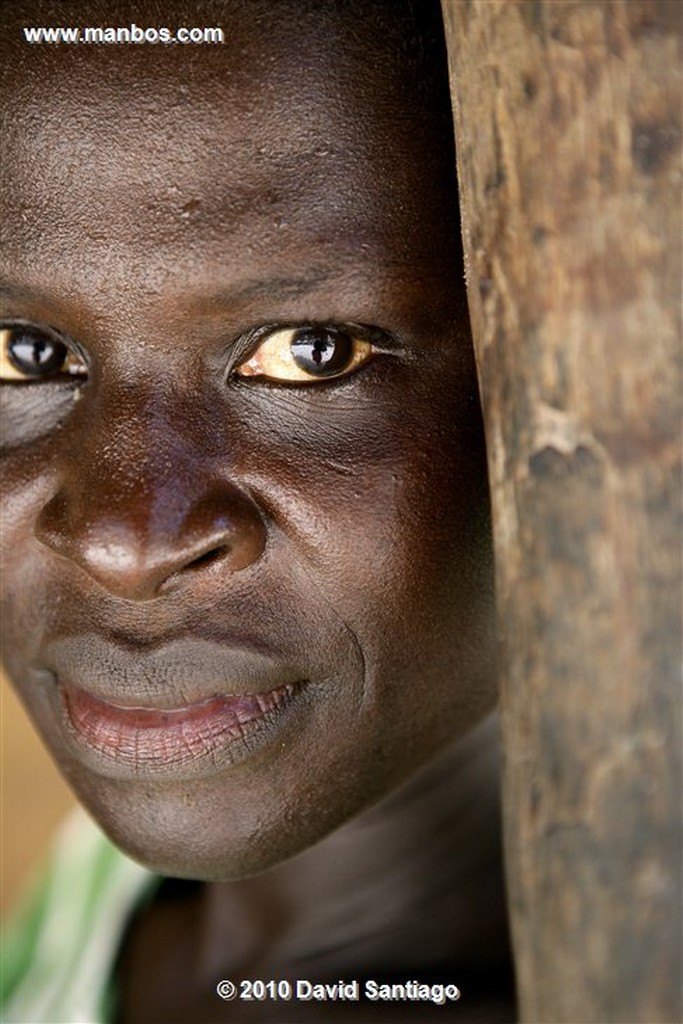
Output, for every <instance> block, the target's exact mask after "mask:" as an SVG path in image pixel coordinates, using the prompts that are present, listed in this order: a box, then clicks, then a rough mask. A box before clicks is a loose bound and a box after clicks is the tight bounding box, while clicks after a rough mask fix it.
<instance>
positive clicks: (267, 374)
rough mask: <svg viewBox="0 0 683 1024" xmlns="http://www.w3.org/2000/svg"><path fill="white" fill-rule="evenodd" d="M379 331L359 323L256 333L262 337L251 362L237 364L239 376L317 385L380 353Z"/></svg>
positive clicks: (235, 372) (250, 357)
mask: <svg viewBox="0 0 683 1024" xmlns="http://www.w3.org/2000/svg"><path fill="white" fill-rule="evenodd" d="M376 333H377V332H376V331H373V329H371V328H368V327H363V326H361V325H359V324H346V325H344V326H336V325H331V324H324V325H319V324H306V325H298V326H293V327H274V328H270V329H266V330H265V331H264V332H257V336H258V337H259V338H260V340H259V342H258V345H257V347H256V348H253V347H252V348H251V355H250V356H249V358H248V359H245V360H243V361H242V362H239V363H237V364H236V365H235V366H234V367H233V369H232V374H233V375H234V376H236V377H257V378H262V379H264V380H268V381H275V382H282V383H293V384H316V383H318V382H322V381H326V380H330V379H332V378H335V377H345V376H348V375H349V374H351V373H354V372H355V371H356V370H358V369H359V368H360V367H361V366H363V365H364V364H365V363H367V362H368V360H369V359H371V358H372V356H373V355H375V353H376V352H377V351H379V350H380V348H378V346H377V345H376V344H375V335H376Z"/></svg>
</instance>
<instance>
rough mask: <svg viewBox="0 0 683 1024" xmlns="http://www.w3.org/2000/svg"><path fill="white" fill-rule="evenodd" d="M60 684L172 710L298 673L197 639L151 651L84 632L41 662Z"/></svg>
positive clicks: (274, 684)
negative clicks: (123, 644)
mask: <svg viewBox="0 0 683 1024" xmlns="http://www.w3.org/2000/svg"><path fill="white" fill-rule="evenodd" d="M40 667H41V668H44V669H48V670H49V671H50V672H51V673H52V674H53V675H55V676H56V677H57V679H58V680H59V682H60V683H62V684H67V685H71V686H75V687H78V688H79V689H81V690H85V691H86V692H87V693H90V694H92V695H93V696H94V697H97V698H99V699H100V700H102V701H106V702H108V703H110V704H114V705H116V706H118V707H137V708H155V709H159V710H172V709H176V708H182V707H187V706H188V705H191V704H196V703H199V702H201V701H203V700H207V699H208V698H210V697H214V696H217V695H219V694H220V695H228V696H240V695H243V694H256V693H268V692H270V691H271V690H276V689H278V688H279V687H281V686H285V685H286V684H287V683H293V682H298V681H300V680H301V679H302V678H303V675H304V674H303V673H302V672H301V671H297V670H296V669H295V668H294V666H293V665H291V664H283V662H282V661H281V659H276V658H274V657H272V656H271V655H267V654H263V653H261V652H259V651H255V650H250V649H245V648H243V647H232V646H228V645H223V644H220V643H216V642H213V641H207V640H203V639H201V640H199V639H178V640H173V641H171V642H169V643H167V644H164V645H163V646H161V647H158V648H154V649H152V650H149V649H143V650H140V648H139V647H138V648H131V647H123V646H121V645H120V644H118V643H115V642H113V641H111V640H109V639H107V638H105V637H101V636H97V635H93V634H86V635H81V636H77V637H74V636H70V637H65V638H61V639H59V640H55V641H53V642H51V643H50V644H49V645H48V646H47V648H46V650H45V652H44V657H43V658H41V665H40Z"/></svg>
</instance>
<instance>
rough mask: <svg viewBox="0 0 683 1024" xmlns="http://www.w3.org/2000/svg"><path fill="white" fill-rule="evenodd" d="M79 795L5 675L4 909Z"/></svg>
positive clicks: (0, 812) (0, 789)
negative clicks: (54, 762) (50, 754)
mask: <svg viewBox="0 0 683 1024" xmlns="http://www.w3.org/2000/svg"><path fill="white" fill-rule="evenodd" d="M73 805H74V798H73V797H72V795H71V792H70V790H68V789H67V787H66V785H65V784H64V783H63V782H62V780H61V779H60V777H59V775H58V774H57V770H56V768H54V767H53V765H52V762H51V760H50V758H49V757H48V755H47V753H46V752H45V750H44V748H43V746H42V744H41V742H40V740H39V739H38V737H37V736H36V734H35V732H34V730H33V727H32V726H31V724H30V722H29V720H28V718H27V717H26V713H25V712H24V710H23V708H22V707H21V705H20V704H19V702H18V701H17V699H16V697H15V696H14V693H13V691H12V690H11V689H10V686H9V684H8V683H7V681H6V680H5V679H4V678H2V677H0V913H1V914H2V916H3V917H4V916H5V915H6V913H7V910H8V908H10V907H11V905H12V903H13V901H14V900H15V899H16V897H17V894H18V893H20V892H21V889H22V886H23V885H25V884H26V883H28V882H29V880H30V877H31V875H32V874H33V873H34V872H35V871H36V870H37V868H38V866H39V865H40V862H41V861H42V860H43V859H44V858H45V856H46V854H47V851H48V848H49V843H50V837H51V835H52V833H53V832H54V830H55V827H56V825H57V824H58V822H59V821H60V820H61V819H62V818H63V817H64V815H65V814H66V812H67V811H68V810H69V808H70V807H72V806H73Z"/></svg>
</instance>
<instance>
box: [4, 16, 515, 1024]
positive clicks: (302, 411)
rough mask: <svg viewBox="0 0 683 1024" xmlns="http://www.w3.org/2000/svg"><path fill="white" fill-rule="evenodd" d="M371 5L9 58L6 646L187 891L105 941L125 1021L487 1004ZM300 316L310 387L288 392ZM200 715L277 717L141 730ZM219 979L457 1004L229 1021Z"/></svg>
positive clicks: (448, 633) (463, 556)
mask: <svg viewBox="0 0 683 1024" xmlns="http://www.w3.org/2000/svg"><path fill="white" fill-rule="evenodd" d="M295 9H296V13H297V17H296V18H294V17H293V12H294V11H295ZM64 10H65V9H64ZM395 10H396V9H395V8H394V16H393V17H392V16H391V15H390V16H385V15H383V14H382V11H381V5H378V6H377V9H375V6H374V5H373V4H368V5H366V8H365V11H366V14H365V15H364V17H363V18H360V19H359V17H358V14H357V13H356V15H355V16H351V15H349V14H348V13H347V12H345V9H344V5H341V6H340V7H338V8H337V9H336V10H332V8H331V7H329V8H326V9H325V10H316V9H315V6H314V5H313V6H312V9H311V10H309V9H308V5H306V4H302V3H298V4H290V3H288V2H287V3H282V4H277V5H274V4H269V5H258V4H257V5H254V4H253V3H252V4H246V3H234V4H231V5H229V6H228V7H227V8H225V6H224V5H221V6H220V7H219V8H218V9H217V10H214V11H213V12H212V11H211V10H210V9H207V10H206V11H204V10H202V17H201V19H200V20H201V22H202V23H203V24H206V25H213V24H216V25H221V26H222V27H223V28H224V30H225V32H226V45H224V46H222V47H201V48H197V49H194V48H187V49H184V48H176V49H173V50H172V51H171V50H169V49H164V50H163V51H162V50H161V49H159V48H154V47H142V48H138V49H136V48H135V47H117V48H115V51H114V50H113V49H104V48H95V47H92V48H90V47H82V48H79V49H78V52H77V53H76V51H75V50H69V49H68V48H67V47H55V48H51V47H42V48H38V47H34V48H32V49H31V50H30V51H29V52H26V51H22V54H21V56H20V58H17V55H16V51H15V50H13V51H12V53H13V59H12V60H11V61H8V60H6V61H5V62H4V65H3V67H4V73H3V78H4V81H3V99H2V102H3V104H4V105H5V108H7V107H9V108H11V110H12V119H11V123H10V126H9V131H8V133H7V137H6V139H5V143H4V159H5V163H6V168H7V171H8V173H7V175H6V178H7V182H6V186H5V187H4V189H3V196H2V199H3V205H4V208H3V211H2V223H3V226H4V231H5V233H6V240H3V245H2V282H3V291H2V296H3V298H2V302H3V308H2V310H1V313H0V315H1V318H2V325H3V326H4V328H5V334H4V339H5V346H6V350H7V358H8V359H9V364H8V365H9V370H8V371H7V374H6V377H7V379H6V382H5V383H4V384H3V385H2V399H3V405H2V423H1V427H2V439H3V453H2V455H3V495H2V502H3V507H2V515H3V523H4V524H5V525H4V530H3V535H2V545H3V546H2V580H3V587H4V594H3V606H2V622H3V636H2V642H3V652H4V656H5V660H6V665H7V669H8V673H9V675H10V677H11V679H12V681H13V683H14V685H15V686H16V687H17V689H18V692H19V694H20V696H21V698H22V700H23V701H24V703H25V705H26V707H27V708H28V711H29V713H30V714H31V716H32V718H33V719H34V721H35V723H36V726H37V728H38V729H39V731H40V733H41V735H42V736H43V738H44V740H45V742H46V744H47V746H48V748H49V749H50V750H51V752H52V754H53V756H54V758H55V760H56V762H57V763H58V765H59V767H60V769H61V771H62V772H63V773H64V775H65V776H66V778H67V779H68V780H69V782H70V783H71V785H72V786H73V788H74V790H75V791H76V793H77V795H78V796H79V798H80V799H81V800H82V801H83V803H84V804H85V805H86V807H88V809H89V810H90V811H91V813H92V814H93V815H94V816H95V817H96V818H97V820H98V821H99V822H100V823H101V825H102V827H103V828H104V829H105V831H107V833H108V834H109V835H110V836H111V837H112V838H113V839H114V841H115V842H116V843H117V844H118V845H120V846H121V847H122V848H123V849H124V850H125V851H126V852H128V853H129V854H130V855H132V856H133V857H135V858H137V859H138V860H140V861H141V862H142V863H144V864H146V865H147V866H149V867H151V868H152V869H154V870H156V871H158V872H160V873H162V874H165V875H168V876H171V877H173V878H176V879H187V880H188V881H187V882H177V883H175V885H172V884H168V885H166V886H164V887H162V889H161V890H160V891H159V894H158V897H157V898H156V900H155V901H154V902H153V903H152V904H151V906H149V907H148V908H146V910H145V911H144V912H143V913H141V914H140V915H139V916H138V918H137V919H136V920H135V922H133V924H132V926H131V929H130V931H129V934H128V937H127V941H126V944H125V950H124V953H123V955H122V960H121V965H120V979H121V993H122V996H121V1009H120V1019H121V1020H122V1021H146V1022H149V1021H155V1020H163V1021H165V1022H169V1024H171V1022H174V1021H183V1022H189V1021H199V1020H201V1021H206V1022H207V1024H209V1022H211V1021H214V1020H216V1021H228V1020H244V1021H247V1020H255V1021H256V1020H264V1021H268V1020H270V1021H275V1022H280V1021H282V1022H285V1021H288V1020H292V1021H303V1020H316V1019H318V1018H320V1019H323V1020H326V1019H328V1018H330V1017H333V1016H334V1015H335V1014H336V1019H339V1020H346V1019H349V1020H351V1019H353V1020H359V1021H360V1020H372V1021H375V1020H392V1021H398V1020H403V1019H406V1020H428V1019H431V1016H435V1018H436V1015H437V1014H438V1017H439V1019H440V1020H447V1019H451V1018H452V1019H458V1020H460V1021H469V1020H472V1021H476V1020H511V1019H512V1018H513V1012H514V1011H513V1009H512V1001H511V985H510V979H509V952H508V940H507V930H506V923H505V911H504V896H503V891H502V880H501V879H502V872H501V860H500V835H499V822H498V818H499V812H498V781H497V780H498V772H499V767H498V762H497V749H496V748H497V741H496V729H495V723H494V722H493V720H492V719H491V718H490V714H491V711H492V708H493V707H494V704H495V698H496V693H495V666H494V653H493V652H494V647H495V644H494V618H493V599H492V593H493V584H492V557H491V545H490V533H489V514H488V501H487V482H486V469H485V451H484V443H483V435H482V428H481V419H480V411H479V406H478V402H477V398H476V374H475V367H474V361H473V355H472V349H471V343H470V339H469V335H468V323H467V311H466V300H465V292H464V285H463V283H462V280H461V272H459V271H458V266H459V265H460V264H461V260H462V257H461V253H460V249H459V228H458V224H457V221H456V220H455V215H454V205H455V204H454V202H453V196H454V188H455V184H454V180H453V157H452V152H451V150H450V147H449V146H448V145H447V144H445V141H444V140H445V138H446V136H445V131H446V128H445V126H446V125H447V124H448V121H447V118H448V110H447V100H446V93H445V91H444V89H443V86H442V87H441V91H439V89H438V88H437V86H436V85H435V86H434V88H433V89H432V88H429V89H426V88H421V87H420V85H419V82H420V80H421V78H424V73H425V69H424V68H420V67H419V66H417V67H413V65H412V63H411V62H410V61H406V60H396V57H395V55H396V52H397V48H398V47H399V46H400V45H401V44H402V41H403V40H402V36H401V33H402V32H403V33H405V31H406V29H405V26H403V27H401V22H400V19H396V17H395ZM258 11H260V12H261V14H262V17H257V16H255V15H256V13H257V12H258ZM128 13H129V12H124V11H123V10H122V11H121V12H119V14H120V17H119V18H118V20H117V19H116V18H115V17H114V15H113V14H111V13H110V14H109V15H108V17H107V19H106V20H107V22H108V23H109V24H127V23H128V22H127V20H126V18H127V14H128ZM53 20H54V19H53ZM57 20H58V21H59V23H61V24H67V23H73V24H79V23H81V24H84V23H85V21H84V18H83V14H82V8H81V13H80V14H79V15H78V16H77V17H75V18H72V20H71V22H69V20H68V18H67V16H66V14H65V13H62V11H61V9H60V17H59V18H58V19H57ZM129 20H130V19H129ZM135 20H137V21H138V23H143V24H155V23H156V24H161V23H166V24H187V25H193V24H195V23H196V22H197V18H196V15H195V16H194V18H190V19H189V20H188V18H187V17H186V18H185V19H183V17H182V12H178V16H177V17H176V18H175V19H174V18H172V17H171V15H170V13H169V12H168V11H166V12H165V16H164V18H163V19H162V20H161V21H160V20H159V19H155V18H153V17H150V18H148V19H147V20H146V21H145V19H144V18H142V15H141V14H140V12H139V10H137V17H136V19H135ZM24 23H26V24H38V23H39V20H38V19H37V17H36V15H35V5H33V8H32V14H31V16H30V17H28V18H27V17H26V16H25V14H24V16H23V21H22V14H21V12H19V15H18V20H17V24H18V25H21V24H24ZM45 23H46V24H47V23H50V22H48V21H47V19H45ZM54 23H57V22H54ZM92 23H95V24H96V23H97V21H94V22H92ZM411 34H414V32H413V33H411ZM27 49H28V48H27ZM36 126H38V128H37V127H36ZM285 329H286V330H288V331H294V332H295V333H294V334H292V335H287V336H286V337H285V336H284V335H282V333H280V334H279V335H278V334H277V332H278V331H280V332H282V331H285ZM12 331H14V333H12ZM22 331H23V332H24V333H23V334H22V333H21V332H22ZM302 331H303V334H302V333H301V332H302ZM306 331H308V332H309V334H308V335H307V334H306ZM310 331H314V332H316V331H317V332H318V333H317V334H316V335H315V337H316V338H317V339H318V342H319V341H320V339H321V338H322V339H323V342H324V344H323V348H324V346H325V345H327V349H325V352H326V353H329V352H330V351H332V349H334V348H335V346H337V349H338V350H339V351H340V352H341V356H340V360H341V361H339V362H338V364H335V365H336V366H337V368H336V369H334V367H333V372H331V373H330V374H329V375H328V376H320V375H318V376H316V375H315V374H308V375H307V376H305V377H304V378H303V379H302V378H301V377H300V376H295V378H294V379H292V378H291V377H283V376H282V375H283V374H289V373H290V372H291V373H293V374H295V375H296V374H299V373H300V369H301V368H300V367H298V364H297V366H295V361H293V356H292V353H293V351H294V348H293V347H292V344H293V342H292V339H294V341H295V342H296V344H299V343H301V344H303V343H304V342H305V341H306V338H309V340H310ZM8 332H9V333H8ZM17 332H19V333H17ZM296 332H299V333H296ZM20 335H21V337H22V338H23V339H24V346H25V347H24V348H23V349H22V348H21V344H20V341H17V338H19V336H20ZM27 338H28V339H29V340H28V341H26V339H27ZM273 338H275V341H274V342H272V344H273V345H274V347H275V348H277V349H278V353H279V356H281V359H282V360H283V362H278V363H277V364H276V366H275V364H273V363H271V362H268V361H262V360H266V359H267V358H269V351H270V350H267V349H266V348H265V347H264V346H265V343H266V342H271V341H272V339H273ZM31 339H33V340H31ZM36 339H37V340H38V341H39V342H40V345H42V348H40V352H42V353H45V352H48V353H49V351H54V346H55V345H56V344H57V343H58V344H63V345H64V346H65V347H66V348H65V351H67V353H68V355H67V357H66V359H65V361H64V363H63V364H62V365H61V366H60V368H59V370H57V371H54V372H53V371H52V370H51V371H50V372H43V371H41V372H40V373H38V371H37V370H36V371H35V372H33V373H32V372H30V368H29V370H26V366H27V365H28V364H27V363H26V360H24V362H21V359H18V356H21V354H22V352H23V353H24V355H26V353H27V352H28V353H29V355H28V358H29V362H30V359H33V361H34V363H36V360H37V359H38V356H37V353H38V351H39V350H38V349H36V347H35V342H36ZM283 339H284V340H283ZM302 339H303V341H302ZM318 342H316V343H318ZM26 345H28V348H26ZM32 345H33V348H31V346H32ZM50 345H52V346H53V349H50ZM344 346H346V347H344ZM309 347H310V346H309ZM57 351H58V352H60V351H61V350H59V349H57ZM316 351H318V352H320V351H322V350H321V349H320V344H318V349H317V350H316ZM264 353H265V354H264ZM326 358H327V356H326ZM254 360H256V362H254ZM38 361H39V360H38ZM283 366H284V369H283ZM22 368H23V369H22ZM16 371H18V372H19V373H20V377H19V378H17V377H16V376H13V373H14V372H16ZM22 374H23V376H22ZM73 693H79V694H85V697H82V698H79V699H80V700H81V701H82V702H83V701H84V702H85V703H84V704H83V707H84V708H85V711H83V713H82V714H81V715H80V718H79V713H78V711H77V710H74V708H75V707H76V703H74V701H75V698H72V696H70V694H73ZM273 693H275V694H284V696H283V697H282V699H281V701H280V699H279V698H278V701H275V698H272V696H269V695H272V694H273ZM224 694H227V695H228V699H229V700H235V699H237V700H238V701H241V702H242V703H241V704H240V708H241V709H242V711H241V712H240V713H241V714H246V712H245V711H244V709H245V708H247V710H249V708H250V707H251V705H250V704H249V705H248V701H250V700H252V698H251V697H250V696H249V695H252V694H258V695H260V696H261V697H262V698H263V697H264V695H266V696H265V698H264V699H265V700H266V701H267V702H268V701H269V702H270V704H269V707H268V712H267V714H264V715H263V717H262V720H257V721H256V726H254V723H253V722H252V723H251V724H250V725H249V726H248V727H247V728H246V731H243V732H242V733H241V734H240V736H238V738H237V739H232V740H230V742H229V743H228V742H224V740H223V739H220V740H219V741H218V745H217V746H213V745H212V746H210V747H209V748H207V749H204V746H202V744H205V742H206V741H205V740H204V738H203V733H202V735H201V736H200V735H199V733H200V732H201V730H199V729H195V732H196V733H197V734H198V735H197V738H196V739H187V737H188V736H191V735H194V733H193V732H192V729H193V726H192V724H191V723H190V725H189V726H188V728H187V729H186V730H185V731H184V732H183V733H182V735H181V739H183V742H185V741H186V745H187V750H185V749H183V748H182V747H181V742H180V739H179V740H178V741H177V743H176V742H175V741H174V742H171V741H170V740H169V741H168V743H167V741H166V739H164V740H163V742H162V741H161V740H158V741H157V740H154V739H150V738H149V737H150V736H156V735H157V732H156V731H155V729H153V728H151V727H150V722H151V721H152V720H153V721H154V722H156V721H157V719H158V720H159V721H162V720H163V722H164V730H165V731H164V732H163V735H164V737H167V736H169V735H171V734H172V733H173V729H172V728H167V726H168V725H169V716H170V714H171V713H173V714H175V713H176V712H180V711H182V712H183V713H185V711H186V709H187V708H188V707H193V708H195V707H197V706H199V705H201V707H202V708H203V707H213V705H212V704H211V703H210V702H211V701H213V700H215V699H217V695H219V696H220V697H221V699H223V698H222V695H224ZM245 695H247V696H245ZM245 701H246V702H247V703H245ZM88 702H90V703H88ZM98 702H100V703H98ZM101 702H104V704H102V703H101ZM205 702H209V704H206V703H205ZM252 703H253V701H252ZM276 704H277V706H275V705H276ZM270 705H272V706H270ZM103 706H104V707H105V710H106V707H111V706H113V707H115V708H118V709H119V710H120V709H122V708H123V709H125V713H123V712H122V713H121V714H120V715H119V718H120V721H119V719H118V718H117V719H116V721H115V723H114V725H111V722H109V720H108V719H106V714H105V712H103V714H104V715H105V717H104V718H102V720H101V721H100V719H98V714H99V710H101V709H102V707H103ZM221 707H222V705H221ZM133 708H138V709H139V708H142V709H143V711H142V712H141V713H138V712H135V714H137V716H138V717H137V718H135V715H134V714H133V712H132V711H131V710H130V709H133ZM98 709H99V710H98ZM183 709H185V711H183ZM193 713H194V712H193ZM202 713H203V712H202ZM221 713H223V712H221ZM250 713H251V712H250ZM117 714H119V712H117ZM155 715H156V716H157V717H156V718H154V717H153V716H155ZM114 717H115V716H114ZM93 720H96V721H97V722H98V723H99V724H96V725H94V726H93V725H92V724H88V723H92V721H93ZM79 721H80V726H79V724H78V723H79ZM111 721H114V719H113V718H112V719H111ZM193 721H194V720H193ZM202 721H203V719H202ZM207 721H208V719H207ZM108 722H109V724H107V723H108ZM121 723H123V724H121ZM142 725H144V726H145V727H144V728H142ZM79 729H80V731H79ZM176 731H178V730H176ZM221 735H222V734H221ZM212 742H213V741H212ZM174 744H175V745H174ZM169 752H170V756H168V757H164V756H162V755H165V754H169ZM221 977H232V978H233V979H234V980H237V979H239V978H241V977H259V978H264V979H268V978H275V979H278V978H290V979H296V978H297V977H305V978H310V979H312V980H322V981H329V980H338V979H339V978H340V977H341V978H360V979H362V978H364V977H376V978H380V979H383V978H387V979H389V980H395V981H402V980H405V979H408V978H413V979H415V978H418V979H419V978H428V979H430V980H434V981H453V982H455V983H456V984H458V985H459V986H460V988H461V989H462V990H463V993H464V995H463V999H462V1000H461V1002H460V1003H456V1004H453V1005H451V1006H450V1007H449V1006H446V1007H438V1006H437V1007H433V1008H432V1007H431V1004H429V1005H427V1004H424V1003H416V1004H412V1005H411V1004H408V1003H406V1004H403V1003H393V1004H381V1003H374V1004H368V1003H363V1002H361V1003H359V1004H350V1003H346V1004H339V1005H338V1006H336V1007H333V1006H332V1005H331V1004H322V1005H316V1004H296V1003H291V1004H287V1006H284V1005H283V1004H282V1003H268V1002H265V1003H259V1004H253V1005H252V1006H251V1007H250V1006H247V1005H246V1004H240V1003H238V1002H236V1003H223V1002H221V1001H220V1000H218V999H217V997H216V996H215V994H214V986H215V983H216V981H217V980H218V979H219V978H221ZM287 1014H289V1016H287Z"/></svg>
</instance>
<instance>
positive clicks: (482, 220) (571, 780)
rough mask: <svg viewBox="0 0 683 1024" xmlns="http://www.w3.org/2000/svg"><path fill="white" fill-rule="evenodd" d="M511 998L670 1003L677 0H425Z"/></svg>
mask: <svg viewBox="0 0 683 1024" xmlns="http://www.w3.org/2000/svg"><path fill="white" fill-rule="evenodd" d="M442 2H443V10H444V20H445V25H446V34H447V42H448V48H449V64H450V73H451V91H452V95H453V101H454V117H455V129H456V142H457V148H458V172H459V181H460V201H461V209H462V216H463V234H464V241H465V253H466V265H467V276H468V290H469V299H470V309H471V317H472V329H473V334H474V341H475V347H476V351H477V358H478V364H479V371H480V383H481V390H482V400H483V404H484V415H485V420H486V429H487V436H488V444H489V460H490V474H491V485H492V495H493V505H494V530H495V543H496V557H497V565H498V569H497V587H498V604H499V613H500V624H501V634H502V645H503V664H504V669H503V684H502V708H503V728H504V745H505V756H506V769H505V786H504V813H505V835H506V861H507V868H508V882H509V901H510V909H511V917H512V926H513V937H514V946H515V961H516V968H517V975H518V987H519V998H520V1013H521V1019H522V1020H523V1021H526V1022H543V1024H550V1022H555V1021H565V1022H571V1024H579V1022H580V1024H583V1022H601V1024H602V1022H647V1024H655V1022H659V1021H662V1022H663V1021H667V1022H668V1021H672V1022H673V1021H681V1020H682V1019H683V1007H682V1006H681V987H682V982H681V962H682V959H681V958H682V952H681V882H682V875H683V860H682V856H681V813H682V807H683V799H682V795H681V777H682V776H681V758H680V754H681V691H680V654H681V639H680V593H681V589H680V584H681V559H680V547H681V536H682V534H681V506H680V503H681V438H680V428H681V394H682V393H683V386H682V385H683V381H682V376H683V375H682V372H681V346H680V337H681V335H680V319H679V317H680V299H681V283H680V282H681V275H680V270H681V266H680V264H681V260H680V253H681V193H680V185H681V181H680V177H681V157H680V127H681V98H682V92H681V71H682V68H683V64H682V62H681V52H680V33H681V22H682V18H683V12H682V9H681V6H680V4H679V3H678V2H677V0H672V2H659V0H645V2H640V0H605V2H590V0H589V2H566V0H533V2H532V0H527V2H519V0H442Z"/></svg>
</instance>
